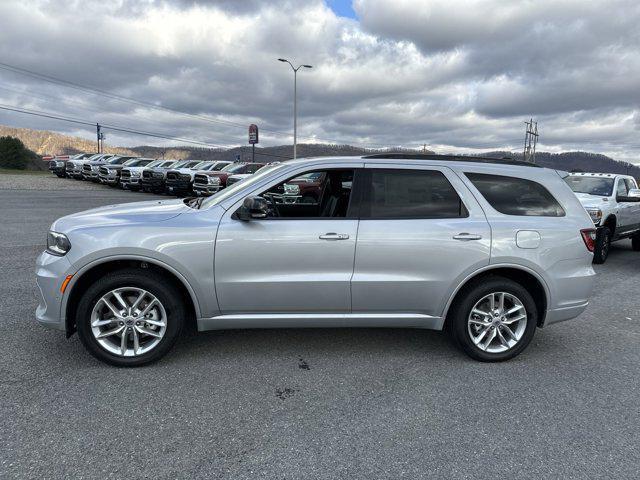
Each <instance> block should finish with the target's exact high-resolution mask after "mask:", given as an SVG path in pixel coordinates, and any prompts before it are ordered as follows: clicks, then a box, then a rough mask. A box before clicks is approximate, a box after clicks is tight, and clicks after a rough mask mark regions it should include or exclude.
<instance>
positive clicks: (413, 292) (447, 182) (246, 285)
mask: <svg viewBox="0 0 640 480" xmlns="http://www.w3.org/2000/svg"><path fill="white" fill-rule="evenodd" d="M312 173H320V175H314V178H318V179H320V180H319V181H316V182H294V180H295V179H298V178H300V177H303V178H307V177H309V176H310V174H312ZM288 182H291V183H288ZM292 183H298V184H300V185H304V186H305V188H306V189H309V191H306V192H304V195H303V192H301V191H300V192H299V195H289V196H290V197H291V198H289V197H288V198H289V199H288V201H286V202H283V201H282V196H283V195H287V191H288V190H287V188H286V187H285V185H286V186H290V185H291V184H292ZM311 189H313V191H311ZM289 190H291V189H290V188H289ZM295 199H298V200H295ZM594 240H595V230H594V226H593V222H592V221H591V219H590V218H589V215H588V214H587V212H586V211H585V210H584V208H582V206H581V205H580V202H579V201H578V199H577V198H576V197H575V195H574V194H573V192H572V191H571V189H570V188H569V187H568V186H567V184H566V183H565V182H564V181H563V179H562V178H561V177H560V175H559V174H558V173H557V172H556V171H554V170H548V169H544V168H539V167H535V166H530V165H528V164H522V163H518V162H509V161H499V160H493V159H482V158H468V157H448V156H437V155H415V156H408V155H393V154H387V155H372V156H366V157H362V158H358V157H355V158H354V157H348V158H315V159H306V160H297V161H287V162H284V163H281V164H278V165H273V166H269V167H265V168H263V169H261V170H260V171H259V172H257V173H256V174H255V175H253V176H251V177H250V178H248V179H246V180H245V181H243V182H240V183H237V184H235V185H233V186H230V187H228V188H226V189H225V190H223V191H222V192H220V193H218V194H216V195H214V196H212V197H210V198H207V199H204V198H197V199H194V198H189V199H184V200H167V201H148V202H142V203H131V204H124V205H115V206H109V207H104V208H99V209H95V210H90V211H88V212H83V213H77V214H73V215H69V216H67V217H63V218H61V219H59V220H57V221H56V222H54V223H53V225H52V227H51V231H50V232H49V233H48V240H47V250H46V251H45V252H44V253H42V255H41V256H40V257H39V258H38V262H37V282H38V286H39V288H40V291H41V294H42V298H41V301H40V305H39V306H38V308H37V311H36V316H37V318H38V321H39V322H40V323H41V324H43V325H46V326H49V327H53V328H57V329H59V330H63V331H66V332H67V335H68V336H69V335H71V334H73V333H74V332H75V331H77V332H78V334H79V336H80V339H81V340H82V342H83V344H84V345H85V347H86V348H87V349H88V350H89V352H91V354H93V355H94V356H96V357H97V358H99V359H101V360H103V361H105V362H108V363H110V364H114V365H119V366H137V365H142V364H146V363H149V362H151V361H154V360H157V359H158V358H160V357H162V356H163V355H164V354H166V353H167V352H168V351H169V349H170V348H171V347H172V345H173V344H174V342H175V341H176V339H177V338H178V336H179V335H180V332H181V331H182V329H183V327H184V326H185V325H186V324H188V323H192V322H193V323H194V324H195V325H196V326H197V328H198V330H200V331H204V330H213V329H231V328H258V327H259V328H274V327H346V326H349V327H410V328H426V329H435V330H442V329H445V330H447V331H448V332H449V334H450V335H451V337H452V338H453V340H454V341H455V343H456V344H457V345H458V346H459V347H460V348H461V349H462V350H464V351H465V352H466V353H467V354H469V355H470V356H471V357H473V358H475V359H477V360H481V361H500V360H506V359H509V358H512V357H514V356H516V355H518V354H519V353H520V352H522V350H524V348H525V347H526V346H527V345H528V344H529V342H530V341H531V339H532V337H533V335H534V333H535V330H536V327H542V326H546V325H549V324H552V323H556V322H559V321H562V320H568V319H570V318H574V317H576V316H577V315H579V314H580V313H581V312H582V311H583V310H584V309H585V308H586V307H587V304H588V301H589V296H590V294H591V290H592V286H593V280H594V271H593V269H592V267H591V262H592V258H593V253H592V251H593V248H594Z"/></svg>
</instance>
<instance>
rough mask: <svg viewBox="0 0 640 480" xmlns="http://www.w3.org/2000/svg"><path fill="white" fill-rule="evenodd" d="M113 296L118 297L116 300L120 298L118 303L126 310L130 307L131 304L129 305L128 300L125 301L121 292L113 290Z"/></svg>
mask: <svg viewBox="0 0 640 480" xmlns="http://www.w3.org/2000/svg"><path fill="white" fill-rule="evenodd" d="M112 293H113V296H114V297H116V300H118V303H119V304H120V305H122V308H124V309H125V310H128V309H129V305H127V302H125V301H124V298H122V295H120V292H117V291H115V290H114V291H113V292H112Z"/></svg>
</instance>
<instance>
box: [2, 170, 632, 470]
mask: <svg viewBox="0 0 640 480" xmlns="http://www.w3.org/2000/svg"><path fill="white" fill-rule="evenodd" d="M0 176H1V175H0ZM75 184H76V183H75V182H73V181H71V180H63V179H57V178H53V177H52V178H50V182H49V183H48V184H45V187H47V185H51V187H50V188H48V187H47V188H48V189H46V190H45V189H42V190H32V191H27V190H21V189H18V188H13V189H6V188H3V187H2V181H1V179H0V205H2V208H1V209H0V265H1V266H2V268H1V269H0V291H1V294H0V339H1V340H0V351H1V352H2V354H1V355H0V442H1V443H0V458H1V464H0V477H3V478H61V477H73V478H83V477H84V478H96V477H107V478H123V477H125V476H127V477H134V478H135V477H142V476H144V477H149V478H204V477H208V478H233V479H239V478H258V477H264V478H280V479H302V478H305V479H306V478H363V479H364V478H366V479H371V478H425V477H430V478H490V477H500V478H637V477H638V475H639V469H640V450H639V445H640V408H639V405H640V401H639V398H640V387H639V384H640V275H639V273H638V272H640V253H637V252H633V251H631V248H630V244H629V243H628V242H622V243H618V244H615V246H614V247H613V248H612V251H611V255H610V258H609V260H608V261H607V263H606V264H605V265H602V266H597V271H598V273H599V275H598V280H597V289H596V293H595V296H594V297H593V299H592V303H591V305H590V307H589V309H588V310H587V312H586V313H585V314H584V315H583V316H582V317H580V318H579V319H576V320H573V321H570V322H564V323H561V324H557V325H554V326H551V327H548V328H546V329H544V330H538V332H537V333H536V337H535V338H534V340H533V342H532V344H531V345H530V346H529V348H528V349H527V350H526V351H525V353H524V354H522V355H521V356H520V357H518V358H516V359H515V360H512V361H510V362H507V363H502V364H481V363H477V362H474V361H472V360H470V359H468V358H467V357H466V356H464V355H463V354H461V353H459V352H458V351H457V350H455V349H454V348H453V347H452V346H451V345H450V344H449V343H448V341H447V340H446V338H445V337H444V336H443V335H442V334H441V333H439V332H430V331H416V330H402V329H378V330H375V329H344V330H334V329H325V330H302V329H300V330H251V331H222V332H207V333H202V334H195V333H191V334H188V335H187V336H185V337H184V338H182V339H181V340H180V341H179V342H178V344H177V346H176V348H174V350H173V351H172V352H170V354H169V355H168V356H167V357H166V358H165V359H163V360H162V361H160V362H159V363H157V364H154V365H152V366H149V367H145V368H139V369H117V368H113V367H108V366H106V365H104V364H101V363H99V362H98V361H97V360H95V359H94V358H93V357H91V356H90V355H89V354H88V353H86V352H85V350H84V348H83V347H82V345H81V344H80V342H79V340H78V338H77V336H74V337H72V338H71V339H69V340H66V339H65V338H64V334H63V333H61V332H56V331H49V330H45V329H44V328H42V327H40V326H39V325H37V324H36V322H35V318H34V310H35V308H36V305H37V302H38V297H37V288H36V286H35V280H34V264H35V259H36V256H37V255H38V254H39V253H40V252H41V251H42V250H43V249H44V239H45V233H46V231H47V229H48V227H49V225H50V224H51V222H52V221H53V220H55V219H56V218H58V217H60V216H62V215H66V214H69V213H72V212H76V211H80V210H84V209H86V208H91V207H95V206H99V205H107V204H112V203H121V202H127V201H135V200H148V199H152V198H154V197H153V196H151V195H146V194H140V193H133V192H123V191H121V190H115V189H110V188H106V187H99V186H96V187H95V188H94V189H89V190H79V189H77V188H76V187H74V185H75ZM61 185H62V187H61ZM54 188H55V189H54ZM82 188H84V187H82Z"/></svg>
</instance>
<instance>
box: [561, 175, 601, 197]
mask: <svg viewBox="0 0 640 480" xmlns="http://www.w3.org/2000/svg"><path fill="white" fill-rule="evenodd" d="M564 181H565V182H567V184H568V185H569V187H571V190H573V191H574V192H575V193H588V194H589V195H598V196H600V197H610V196H611V194H612V193H613V178H602V177H583V176H578V175H571V176H569V177H567V178H565V179H564Z"/></svg>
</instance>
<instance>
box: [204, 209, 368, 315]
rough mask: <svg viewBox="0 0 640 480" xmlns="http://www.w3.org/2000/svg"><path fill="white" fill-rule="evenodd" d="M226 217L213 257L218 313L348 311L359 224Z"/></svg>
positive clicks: (353, 220) (221, 225)
mask: <svg viewBox="0 0 640 480" xmlns="http://www.w3.org/2000/svg"><path fill="white" fill-rule="evenodd" d="M225 217H226V218H224V219H223V220H222V223H221V224H220V227H219V230H218V236H217V240H216V252H215V276H216V291H217V295H218V303H219V305H220V310H221V312H222V313H250V312H264V313H269V312H304V313H327V312H343V313H348V312H350V311H351V292H350V288H349V282H350V280H351V276H352V274H353V257H354V252H355V244H356V234H357V229H358V221H357V220H355V219H299V220H298V219H287V220H268V219H264V220H252V221H248V222H247V221H240V220H234V219H232V218H230V215H229V212H227V214H225ZM327 234H336V236H338V235H341V238H340V239H334V238H333V237H334V236H333V235H329V237H331V238H329V239H321V238H320V237H321V236H325V235H327Z"/></svg>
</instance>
